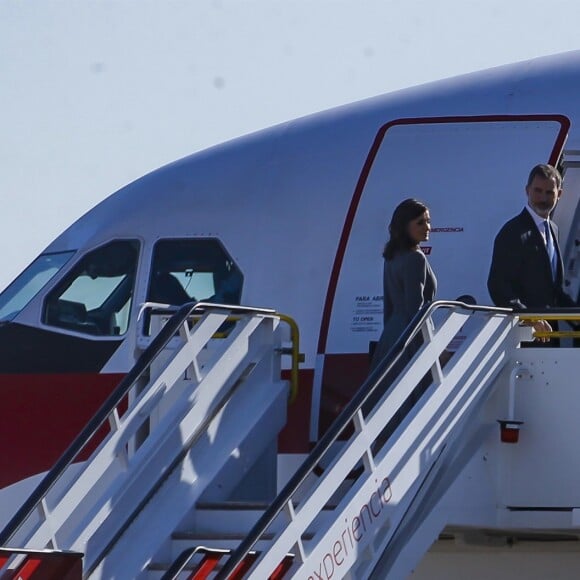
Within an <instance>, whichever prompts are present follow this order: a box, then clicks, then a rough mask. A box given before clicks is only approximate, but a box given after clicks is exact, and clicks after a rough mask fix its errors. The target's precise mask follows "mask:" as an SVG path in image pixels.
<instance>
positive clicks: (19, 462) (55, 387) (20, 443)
mask: <svg viewBox="0 0 580 580" xmlns="http://www.w3.org/2000/svg"><path fill="white" fill-rule="evenodd" d="M313 375H314V371H313V370H312V369H305V370H302V371H300V375H299V381H300V387H299V389H298V396H297V398H296V401H295V402H294V403H293V404H292V405H290V406H289V407H288V423H287V425H286V427H285V428H284V429H283V430H282V432H281V433H280V438H279V449H280V452H282V453H307V452H308V450H309V447H310V443H309V426H310V405H311V399H312V379H313ZM123 376H124V375H123V374H97V373H86V374H85V373H83V374H33V375H32V374H0V393H1V401H2V421H0V457H1V458H2V461H1V469H0V488H3V487H6V486H8V485H10V484H12V483H15V482H17V481H20V480H22V479H25V478H27V477H29V476H31V475H35V474H37V473H42V472H45V471H48V470H49V469H50V468H51V467H52V466H53V465H54V463H55V462H56V461H57V459H58V458H59V457H60V456H61V455H62V453H63V452H64V451H65V450H66V449H67V448H68V446H69V445H70V444H71V443H72V442H73V440H74V438H75V437H76V436H77V435H78V434H79V432H80V431H81V430H82V429H83V427H84V426H85V425H86V424H87V422H88V421H89V420H90V419H91V418H92V417H93V415H94V414H95V413H96V412H97V410H98V409H99V408H100V406H101V405H102V404H103V402H104V401H105V399H106V398H107V397H108V396H109V394H110V393H111V391H112V390H113V389H114V388H115V387H116V386H117V385H118V383H119V381H120V380H121V379H122V378H123ZM283 378H285V379H288V378H289V373H288V372H287V371H284V372H283ZM104 433H105V430H103V433H102V435H104ZM95 439H97V440H96V441H93V442H91V445H90V449H88V450H86V451H84V452H83V455H82V456H81V457H80V459H83V458H84V457H87V456H88V452H90V451H92V449H94V447H95V445H96V444H97V443H98V440H100V438H98V437H97V438H95Z"/></svg>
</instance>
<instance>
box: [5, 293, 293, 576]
mask: <svg viewBox="0 0 580 580" xmlns="http://www.w3.org/2000/svg"><path fill="white" fill-rule="evenodd" d="M144 319H147V320H161V319H163V313H161V316H158V317H157V318H156V317H155V316H153V317H150V316H149V313H147V314H146V316H145V317H144ZM164 322H165V324H164V325H163V327H162V328H161V330H160V331H159V333H158V334H157V335H156V336H154V337H153V338H150V339H145V340H146V342H149V344H146V345H143V346H144V347H145V350H144V352H143V354H142V355H141V357H140V358H139V361H138V362H137V364H136V366H135V367H134V368H133V369H132V370H131V371H130V372H129V373H128V374H127V376H126V377H125V378H124V379H123V381H122V382H121V383H120V385H119V386H118V387H117V389H116V390H115V391H114V392H113V393H112V394H111V396H110V397H109V398H108V399H107V401H106V402H105V403H104V405H103V407H102V408H101V410H100V411H99V412H98V414H97V415H96V416H95V417H94V418H93V419H92V420H91V421H90V422H89V424H88V425H87V426H86V428H85V429H84V430H83V431H82V433H81V434H80V435H79V437H78V438H77V439H76V440H75V441H74V442H73V444H72V445H71V447H70V448H69V449H68V450H67V451H66V452H65V454H64V455H63V456H62V457H61V458H60V460H59V461H58V462H57V464H56V465H55V466H54V468H53V469H52V470H51V471H50V472H49V473H48V474H47V475H46V476H45V478H44V479H43V480H42V481H41V483H40V485H39V486H38V488H37V489H36V490H35V492H34V493H33V494H32V496H31V497H30V498H29V500H28V501H27V502H25V504H24V505H23V506H22V507H21V508H20V509H19V510H18V512H17V513H16V515H15V516H14V517H13V518H12V520H11V521H10V522H9V523H8V524H7V525H6V527H5V528H4V530H3V531H2V532H1V533H0V546H2V547H4V548H11V547H12V548H14V550H12V552H11V553H12V555H11V556H10V557H6V558H3V559H2V560H0V577H1V578H3V579H4V578H12V577H14V578H16V577H22V578H24V577H29V576H24V575H21V574H20V572H21V571H22V569H23V566H28V568H27V569H31V566H32V563H31V562H32V560H33V559H34V558H36V556H34V555H32V556H29V555H26V554H24V550H23V549H28V550H29V552H30V553H31V554H32V550H36V551H42V550H48V551H50V552H54V551H56V552H58V551H60V552H62V553H64V552H65V551H70V552H71V553H75V554H76V553H79V552H80V553H83V554H84V565H83V577H84V578H107V579H108V578H137V577H139V576H140V575H142V574H147V572H144V571H145V570H146V567H147V564H148V563H149V561H150V559H151V555H152V554H156V553H157V552H159V551H160V550H161V551H163V547H164V546H165V545H166V544H170V542H171V536H172V534H175V533H179V531H180V530H182V529H183V528H182V527H180V525H181V522H182V520H183V519H184V517H185V518H186V516H187V514H189V513H190V512H191V511H192V510H193V511H194V508H195V505H196V503H197V502H199V501H201V500H203V501H205V502H219V501H224V500H226V499H228V498H232V497H233V498H236V497H237V496H240V497H242V498H244V497H245V496H247V495H248V494H249V493H251V492H252V491H253V490H252V485H251V483H252V482H251V476H253V475H258V476H259V480H260V481H264V480H266V481H268V480H271V481H272V482H273V483H272V486H271V487H272V489H273V491H272V492H271V493H270V498H269V499H271V498H272V497H274V495H275V473H276V442H277V436H278V433H279V431H280V429H281V428H282V427H283V425H284V424H285V422H286V408H287V404H288V398H289V386H288V381H283V380H281V378H280V377H281V364H280V357H281V356H282V355H283V354H286V353H295V352H296V349H295V348H293V347H292V346H288V340H287V337H288V332H287V329H286V325H285V324H283V322H288V323H289V324H291V325H292V321H291V320H290V319H288V318H286V317H283V316H282V315H278V314H276V313H275V312H273V311H271V310H267V309H253V308H245V307H231V306H230V307H228V306H223V305H213V304H212V305H209V304H201V303H199V304H196V305H192V304H189V305H185V306H183V307H182V308H180V309H179V311H178V312H177V313H176V314H175V315H173V316H172V317H170V316H168V315H165V320H164ZM295 358H296V357H293V360H295ZM104 430H108V433H106V435H104V438H103V431H104ZM95 447H96V448H95ZM90 449H94V450H93V451H92V452H91V454H90V457H89V458H88V459H87V460H86V461H84V462H82V463H81V462H79V457H82V454H83V453H85V454H86V453H87V450H90ZM248 480H250V481H249V483H248ZM263 493H264V494H266V495H267V494H268V493H269V492H268V490H267V489H266V490H263ZM16 548H17V549H19V550H20V551H18V550H16ZM23 554H24V555H23ZM26 560H27V561H28V562H29V563H28V564H27V563H26ZM30 577H31V578H32V577H33V576H30ZM37 577H38V576H37ZM56 577H58V575H57V576H54V578H56ZM48 578H51V577H50V576H44V577H43V580H46V579H48Z"/></svg>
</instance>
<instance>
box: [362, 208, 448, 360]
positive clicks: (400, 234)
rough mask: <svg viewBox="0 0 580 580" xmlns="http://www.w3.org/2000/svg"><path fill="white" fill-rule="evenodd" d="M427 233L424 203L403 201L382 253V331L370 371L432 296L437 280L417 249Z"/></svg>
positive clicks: (423, 256)
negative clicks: (383, 260) (383, 261)
mask: <svg viewBox="0 0 580 580" xmlns="http://www.w3.org/2000/svg"><path fill="white" fill-rule="evenodd" d="M430 231H431V216H430V215H429V209H428V208H427V206H426V205H425V204H423V203H421V202H420V201H417V200H416V199H406V200H405V201H403V202H401V203H400V204H399V205H398V206H397V207H396V208H395V211H394V212H393V217H392V219H391V223H390V224H389V241H388V242H387V244H386V245H385V249H384V252H383V257H384V259H385V263H384V272H383V296H384V314H383V319H384V328H383V333H382V334H381V337H380V339H379V342H378V343H377V346H376V349H375V352H374V355H373V358H372V363H371V371H372V370H373V369H374V368H375V367H376V366H377V365H378V364H379V362H380V361H381V360H382V359H383V358H384V356H385V355H386V354H387V352H388V351H389V350H390V348H391V347H392V346H393V345H394V344H395V342H396V341H397V340H398V339H399V337H400V336H401V334H402V332H403V331H404V330H405V328H406V327H407V325H408V324H409V322H410V321H411V320H412V318H413V316H415V314H416V313H417V312H418V310H419V309H420V308H421V307H422V306H423V305H424V304H425V303H426V302H430V301H431V300H433V298H434V296H435V291H436V290H437V279H436V278H435V274H434V273H433V270H432V269H431V266H430V265H429V262H428V261H427V257H426V256H425V254H423V252H422V251H421V249H420V247H419V244H420V243H421V242H424V241H426V240H428V239H429V232H430ZM405 358H406V357H405ZM407 360H408V359H407ZM405 362H407V361H405Z"/></svg>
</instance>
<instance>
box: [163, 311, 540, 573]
mask: <svg viewBox="0 0 580 580" xmlns="http://www.w3.org/2000/svg"><path fill="white" fill-rule="evenodd" d="M467 323H469V324H470V326H471V328H470V329H469V333H466V334H465V335H464V334H463V328H464V327H465V325H466V324H467ZM419 334H421V335H422V336H423V344H422V346H420V348H419V350H418V351H417V352H414V354H413V356H412V359H411V360H410V362H409V363H408V364H406V365H405V366H404V368H403V369H402V370H401V372H400V373H399V369H400V368H401V365H402V363H401V361H404V360H406V359H405V357H408V356H409V355H408V353H409V352H410V351H414V350H416V344H417V342H416V337H417V336H418V335H419ZM457 335H461V336H462V337H464V338H463V342H462V343H461V344H460V345H459V347H458V350H457V351H456V352H455V353H453V355H452V356H451V357H450V359H449V360H448V361H447V362H446V364H445V366H444V367H443V368H442V365H441V360H442V357H447V356H449V353H447V352H446V349H447V347H448V346H449V345H450V344H451V343H452V342H453V341H454V339H456V337H457ZM530 338H531V329H530V328H529V327H528V328H522V327H521V326H519V324H518V320H517V318H516V317H514V316H513V315H512V313H511V311H509V310H506V309H493V308H485V307H478V306H468V305H465V304H460V303H451V302H438V303H434V304H433V305H431V306H429V307H428V308H426V309H425V310H424V311H422V312H421V313H419V315H418V316H417V319H416V320H415V321H414V323H413V324H412V325H410V327H409V329H408V331H407V332H406V333H405V335H404V336H403V337H402V339H401V340H400V341H399V343H398V344H397V345H395V347H394V348H393V349H392V351H391V352H390V353H389V354H388V355H387V357H386V359H385V361H383V364H382V365H381V366H380V367H379V368H377V369H376V371H375V372H374V373H373V375H372V376H371V377H369V379H368V381H367V382H366V383H365V385H363V386H362V387H361V389H360V391H359V392H358V393H357V395H356V396H355V398H354V399H353V400H352V401H351V403H350V404H349V405H348V406H347V407H346V408H345V409H344V411H343V413H342V414H341V415H340V416H339V417H338V418H337V420H336V421H335V423H334V424H333V426H332V427H331V428H330V429H329V431H328V432H327V433H326V434H325V435H324V436H323V438H322V439H321V441H320V442H319V444H318V445H317V447H316V448H315V449H314V450H313V452H312V453H311V454H310V456H309V457H308V458H307V459H306V461H305V462H304V464H303V465H302V466H301V467H300V468H299V469H298V471H297V473H296V474H295V476H294V477H293V478H292V479H291V480H290V482H289V483H288V485H287V486H286V487H285V488H284V490H283V491H282V492H281V494H279V496H278V497H277V498H276V499H275V500H274V502H273V503H272V504H271V505H270V506H269V507H268V508H267V509H266V511H265V512H264V514H263V515H262V516H261V517H260V518H259V519H258V521H257V523H256V525H255V526H254V527H253V528H252V529H251V530H250V532H249V533H248V534H247V536H246V537H245V539H244V540H242V541H241V542H240V543H239V545H238V547H237V548H235V547H232V549H231V550H225V549H221V548H219V547H217V546H215V547H213V548H211V547H208V546H207V544H200V543H198V544H197V545H196V546H194V547H190V548H188V549H187V550H184V551H183V552H182V553H181V554H180V557H179V558H178V561H176V563H175V566H173V567H172V568H171V570H170V571H168V572H167V573H166V574H165V575H163V576H162V578H163V580H169V579H173V578H191V579H201V578H209V577H211V578H214V577H215V578H217V579H218V580H222V579H226V578H229V579H230V580H232V579H233V578H242V577H243V578H251V579H259V580H263V579H264V578H280V577H282V576H281V574H283V575H284V577H296V578H308V577H311V578H331V577H332V578H342V577H346V578H361V579H366V578H377V579H384V578H394V579H399V578H406V577H407V576H408V574H409V573H411V571H412V570H413V568H414V566H415V565H416V564H417V563H418V562H419V560H420V559H421V558H422V556H423V555H424V553H425V552H426V551H427V550H428V548H429V547H430V545H431V544H432V543H433V541H434V540H435V539H436V538H437V536H438V534H439V533H440V532H441V530H442V529H443V527H444V526H445V524H446V523H447V522H446V513H445V512H444V510H442V509H438V507H439V502H440V500H441V499H442V497H443V496H444V494H445V492H446V491H447V490H448V488H449V486H450V485H451V483H452V482H453V481H454V480H455V479H456V477H457V476H458V475H459V474H460V473H461V471H462V470H463V468H464V467H465V465H466V464H467V462H468V461H469V459H470V458H471V457H472V455H473V453H474V451H475V450H476V449H477V448H478V447H479V446H480V445H481V442H482V440H483V439H484V437H485V436H486V435H487V434H488V430H489V426H488V425H487V426H486V425H482V423H481V422H480V421H479V420H478V413H479V411H480V410H481V407H482V405H483V403H484V402H485V401H486V400H487V398H488V397H489V395H490V394H491V392H492V391H493V387H494V380H495V378H496V377H497V375H498V373H499V372H500V370H501V369H502V367H503V366H504V365H505V364H506V362H507V361H508V360H509V359H510V356H511V354H512V351H513V349H514V348H516V346H518V344H519V343H520V341H521V340H523V339H528V340H529V339H530ZM394 375H398V376H396V377H395V376H394ZM385 382H387V383H390V384H391V386H390V388H388V389H386V388H385V386H384V385H385ZM383 391H386V392H384V393H383V394H382V395H379V393H382V392H383ZM349 430H350V433H349V435H348V437H347V439H346V441H341V440H340V439H341V437H340V436H341V434H342V435H343V436H344V435H345V433H347V432H348V431H349ZM224 509H225V507H224Z"/></svg>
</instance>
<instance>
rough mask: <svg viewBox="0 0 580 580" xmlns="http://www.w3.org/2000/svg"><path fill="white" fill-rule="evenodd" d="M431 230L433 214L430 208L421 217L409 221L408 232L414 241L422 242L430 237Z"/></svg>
mask: <svg viewBox="0 0 580 580" xmlns="http://www.w3.org/2000/svg"><path fill="white" fill-rule="evenodd" d="M430 231H431V216H430V215H429V210H426V211H425V212H424V213H422V214H421V215H420V216H419V217H416V218H415V219H414V220H411V221H410V222H409V225H408V226H407V233H408V234H409V237H410V238H411V240H413V242H415V243H416V244H420V243H421V242H424V241H426V240H428V239H429V232H430Z"/></svg>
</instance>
